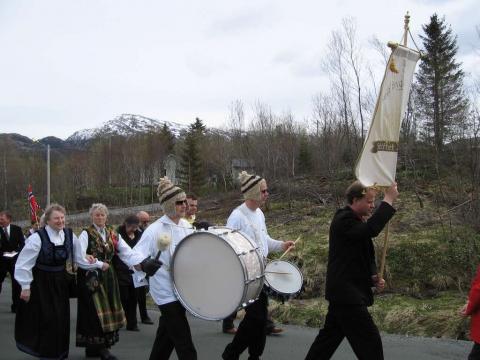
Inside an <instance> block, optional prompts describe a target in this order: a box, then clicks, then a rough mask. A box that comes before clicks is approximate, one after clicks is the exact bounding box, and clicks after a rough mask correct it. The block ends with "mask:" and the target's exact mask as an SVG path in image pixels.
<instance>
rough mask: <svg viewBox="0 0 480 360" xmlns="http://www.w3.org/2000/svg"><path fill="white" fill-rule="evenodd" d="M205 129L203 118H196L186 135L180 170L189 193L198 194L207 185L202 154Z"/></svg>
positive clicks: (184, 185)
mask: <svg viewBox="0 0 480 360" xmlns="http://www.w3.org/2000/svg"><path fill="white" fill-rule="evenodd" d="M205 130H206V127H205V125H203V122H202V120H200V119H199V118H196V119H195V122H194V123H193V124H191V125H190V126H189V130H188V132H187V133H186V135H185V140H184V144H183V149H182V153H181V156H180V169H179V172H180V179H181V183H182V186H183V188H184V190H185V191H187V192H189V193H192V192H193V193H197V194H198V193H200V192H201V189H202V187H203V186H204V185H205V181H206V179H205V171H204V166H203V159H202V157H201V155H200V154H201V151H200V150H201V144H202V141H203V138H204V136H205V135H204V133H205Z"/></svg>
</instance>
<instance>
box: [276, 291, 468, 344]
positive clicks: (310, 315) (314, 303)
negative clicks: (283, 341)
mask: <svg viewBox="0 0 480 360" xmlns="http://www.w3.org/2000/svg"><path fill="white" fill-rule="evenodd" d="M464 303H465V298H464V297H463V296H461V295H459V294H458V293H456V292H451V291H449V292H442V293H440V294H439V295H438V296H437V297H435V298H430V299H415V298H413V297H411V296H406V295H398V294H385V295H381V296H377V297H376V299H375V304H374V305H373V306H372V307H371V308H370V313H371V314H372V317H373V318H374V320H375V323H376V324H377V326H378V328H379V329H380V331H382V332H386V333H392V334H402V335H409V336H425V337H438V338H452V339H467V338H468V320H467V319H465V318H463V317H461V316H460V315H459V309H460V308H461V307H462V306H463V304H464ZM270 308H271V311H272V315H273V317H274V318H275V320H277V321H279V322H281V323H284V324H294V325H303V326H309V327H316V328H319V327H322V326H323V323H324V321H325V315H326V313H327V309H328V302H327V301H326V300H325V299H323V298H315V299H300V300H298V299H295V300H291V301H289V302H286V303H285V304H281V303H279V302H276V301H271V303H270Z"/></svg>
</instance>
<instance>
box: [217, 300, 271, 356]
mask: <svg viewBox="0 0 480 360" xmlns="http://www.w3.org/2000/svg"><path fill="white" fill-rule="evenodd" d="M267 318H268V298H267V295H266V294H265V293H264V292H263V291H262V292H261V293H260V297H259V298H258V300H257V301H255V302H254V303H253V304H251V305H249V306H247V307H246V308H245V317H244V318H243V320H242V321H241V322H240V325H238V329H237V333H236V334H235V336H234V338H233V340H232V342H231V343H230V344H228V345H227V347H226V348H225V351H224V352H223V354H222V357H223V359H225V360H238V359H239V357H240V355H241V354H242V353H243V352H244V351H245V349H246V348H248V354H249V359H252V360H253V359H259V358H260V356H261V355H262V354H263V350H264V349H265V342H266V338H267Z"/></svg>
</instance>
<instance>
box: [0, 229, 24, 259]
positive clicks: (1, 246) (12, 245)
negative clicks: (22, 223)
mask: <svg viewBox="0 0 480 360" xmlns="http://www.w3.org/2000/svg"><path fill="white" fill-rule="evenodd" d="M24 245H25V237H24V236H23V232H22V229H21V228H20V227H19V226H17V225H13V224H10V238H9V239H8V240H7V235H6V234H5V232H4V231H3V228H1V227H0V253H1V254H3V253H4V252H11V251H17V252H20V250H22V249H23V246H24Z"/></svg>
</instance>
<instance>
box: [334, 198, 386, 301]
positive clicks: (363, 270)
mask: <svg viewBox="0 0 480 360" xmlns="http://www.w3.org/2000/svg"><path fill="white" fill-rule="evenodd" d="M394 214H395V209H394V208H393V207H392V206H390V205H389V204H388V203H386V202H384V201H382V203H381V204H380V206H379V207H378V208H377V210H376V211H375V212H374V213H373V215H372V216H371V217H370V218H369V219H368V220H367V221H366V222H363V221H362V220H361V219H360V218H359V217H358V216H357V215H356V214H355V213H354V212H353V210H352V209H351V208H350V206H346V207H344V208H342V209H339V210H337V212H336V213H335V216H334V217H333V220H332V223H331V225H330V239H329V246H330V247H329V251H328V267H327V281H326V289H325V298H326V299H327V300H328V301H329V302H330V303H331V304H332V303H333V304H351V305H366V306H370V305H372V304H373V294H372V290H371V287H372V286H373V282H372V275H376V274H377V266H376V264H375V250H374V248H373V242H372V237H376V236H377V235H378V234H379V233H380V232H381V231H382V229H383V228H384V226H385V225H386V224H387V223H388V221H389V220H390V219H391V218H392V216H393V215H394Z"/></svg>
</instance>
